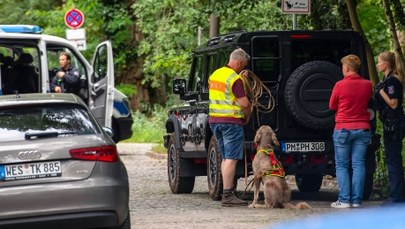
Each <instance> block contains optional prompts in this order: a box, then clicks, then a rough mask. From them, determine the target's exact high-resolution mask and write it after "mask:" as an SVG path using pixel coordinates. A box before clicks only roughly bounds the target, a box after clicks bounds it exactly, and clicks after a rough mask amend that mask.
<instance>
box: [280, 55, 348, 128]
mask: <svg viewBox="0 0 405 229" xmlns="http://www.w3.org/2000/svg"><path fill="white" fill-rule="evenodd" d="M342 78H343V76H342V73H341V69H340V68H339V67H338V66H337V65H335V64H332V63H330V62H327V61H312V62H308V63H306V64H303V65H301V66H300V67H298V68H297V69H295V71H294V72H293V73H292V74H291V76H290V77H289V78H288V80H287V83H286V86H285V91H284V93H285V94H284V96H285V103H286V108H287V110H288V111H289V113H290V115H291V117H292V118H293V119H294V121H296V122H297V123H298V124H300V125H302V126H304V127H307V128H311V129H329V128H332V127H333V124H334V112H333V111H331V110H329V98H330V95H331V93H332V89H333V87H334V85H335V83H336V82H337V81H339V80H340V79H342Z"/></svg>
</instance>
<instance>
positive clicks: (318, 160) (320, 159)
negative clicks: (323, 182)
mask: <svg viewBox="0 0 405 229" xmlns="http://www.w3.org/2000/svg"><path fill="white" fill-rule="evenodd" d="M326 159H327V157H326V155H316V154H315V155H311V157H310V158H309V161H310V163H311V164H323V163H325V162H326Z"/></svg>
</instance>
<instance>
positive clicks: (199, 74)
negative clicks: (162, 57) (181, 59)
mask: <svg viewBox="0 0 405 229" xmlns="http://www.w3.org/2000/svg"><path fill="white" fill-rule="evenodd" d="M191 72H192V74H190V78H189V83H188V90H187V91H189V92H191V93H193V92H195V93H198V92H199V90H200V88H201V86H202V80H203V79H204V75H205V69H204V58H203V56H202V55H200V56H195V57H194V61H193V67H192V69H191Z"/></svg>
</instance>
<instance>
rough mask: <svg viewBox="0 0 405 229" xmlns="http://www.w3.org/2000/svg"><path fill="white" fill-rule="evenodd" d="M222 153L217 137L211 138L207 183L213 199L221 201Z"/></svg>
mask: <svg viewBox="0 0 405 229" xmlns="http://www.w3.org/2000/svg"><path fill="white" fill-rule="evenodd" d="M221 162H222V158H221V152H220V151H219V148H218V143H217V139H216V138H215V136H212V137H211V140H210V144H209V146H208V156H207V181H208V190H209V194H210V197H211V199H213V200H220V199H221V196H222V191H223V190H222V189H223V183H222V174H221Z"/></svg>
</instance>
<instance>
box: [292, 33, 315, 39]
mask: <svg viewBox="0 0 405 229" xmlns="http://www.w3.org/2000/svg"><path fill="white" fill-rule="evenodd" d="M290 37H291V39H304V40H305V39H311V38H312V36H311V35H309V34H292V35H290Z"/></svg>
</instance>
